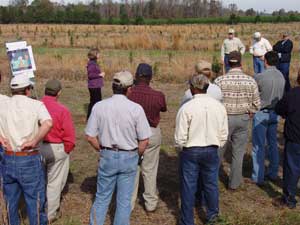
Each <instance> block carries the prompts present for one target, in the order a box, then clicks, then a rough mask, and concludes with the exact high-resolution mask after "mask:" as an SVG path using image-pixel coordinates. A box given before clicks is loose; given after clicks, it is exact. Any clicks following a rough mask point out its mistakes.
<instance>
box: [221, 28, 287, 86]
mask: <svg viewBox="0 0 300 225" xmlns="http://www.w3.org/2000/svg"><path fill="white" fill-rule="evenodd" d="M272 50H273V51H276V52H277V53H278V58H279V63H278V65H276V67H277V69H278V70H279V71H280V72H281V73H282V75H283V76H284V78H285V80H286V84H285V91H289V90H290V89H291V84H290V78H289V75H290V63H291V58H292V51H293V42H292V41H291V39H290V34H289V32H283V33H282V38H281V40H279V41H278V42H276V44H275V45H274V46H273V47H272V45H271V43H270V42H269V41H268V40H267V39H266V38H264V37H262V34H261V33H260V32H255V33H254V34H253V40H252V44H251V45H250V47H249V53H250V54H251V55H252V56H253V70H254V73H255V74H258V73H262V72H263V71H264V70H265V66H264V55H265V54H266V53H267V52H269V51H272ZM233 51H238V52H240V53H241V54H242V55H244V53H245V51H246V47H245V45H244V44H243V42H242V41H241V40H240V39H239V38H238V37H236V36H235V30H234V29H232V28H231V29H229V30H228V38H226V39H225V40H224V42H223V45H222V48H221V61H222V62H223V64H224V67H225V71H226V73H227V72H228V71H229V69H230V65H229V53H230V52H233Z"/></svg>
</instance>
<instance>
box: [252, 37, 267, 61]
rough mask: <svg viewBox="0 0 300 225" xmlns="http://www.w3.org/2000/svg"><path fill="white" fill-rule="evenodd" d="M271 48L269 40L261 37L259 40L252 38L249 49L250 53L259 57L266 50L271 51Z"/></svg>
mask: <svg viewBox="0 0 300 225" xmlns="http://www.w3.org/2000/svg"><path fill="white" fill-rule="evenodd" d="M272 49H273V48H272V45H271V44H270V42H269V41H268V40H267V39H265V38H261V39H260V41H256V40H253V42H252V45H251V47H250V49H249V51H250V54H251V55H253V56H259V57H261V56H264V55H265V54H266V53H267V52H269V51H272Z"/></svg>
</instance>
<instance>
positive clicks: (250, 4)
mask: <svg viewBox="0 0 300 225" xmlns="http://www.w3.org/2000/svg"><path fill="white" fill-rule="evenodd" d="M30 1H31V0H30ZM51 1H53V2H55V1H57V2H61V1H62V0H51ZM79 1H82V2H89V1H90V0H63V2H65V3H68V2H75V3H76V2H79ZM8 2H9V0H0V5H7V4H8ZM222 2H223V4H224V5H225V6H227V5H228V4H230V3H235V4H237V6H238V8H240V9H249V8H254V9H255V10H256V11H264V10H266V11H267V12H273V11H275V10H279V9H281V8H284V9H285V10H286V11H289V10H298V11H300V1H299V0H284V1H283V0H222Z"/></svg>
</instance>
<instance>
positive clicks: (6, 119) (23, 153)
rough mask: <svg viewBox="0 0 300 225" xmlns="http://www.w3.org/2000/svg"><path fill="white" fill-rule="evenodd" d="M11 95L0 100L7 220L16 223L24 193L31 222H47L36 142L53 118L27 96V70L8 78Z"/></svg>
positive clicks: (29, 84)
mask: <svg viewBox="0 0 300 225" xmlns="http://www.w3.org/2000/svg"><path fill="white" fill-rule="evenodd" d="M10 88H11V92H12V95H13V96H12V97H11V99H9V100H6V101H0V136H2V137H4V138H5V139H6V142H7V143H8V145H6V150H5V152H4V162H3V163H4V168H5V169H4V175H3V189H4V196H5V199H6V202H7V206H8V210H7V211H8V217H9V224H12V225H19V224H20V219H19V213H18V206H19V199H20V197H21V194H23V195H24V198H25V203H26V208H27V214H28V218H29V222H30V225H37V224H41V225H46V224H47V215H46V212H45V208H46V207H45V206H46V204H45V202H46V201H45V200H46V196H45V191H46V190H45V186H46V183H45V174H44V169H43V165H42V161H41V156H40V153H39V146H38V145H39V143H40V141H42V140H43V138H44V137H45V135H46V134H47V133H48V132H49V131H50V129H51V127H52V119H51V117H50V115H49V113H48V111H47V109H46V107H45V105H44V104H43V103H42V102H40V101H36V100H33V99H31V98H29V96H30V94H31V88H32V85H31V82H30V80H29V78H28V76H27V74H20V75H17V76H15V77H14V78H13V79H12V80H11V84H10Z"/></svg>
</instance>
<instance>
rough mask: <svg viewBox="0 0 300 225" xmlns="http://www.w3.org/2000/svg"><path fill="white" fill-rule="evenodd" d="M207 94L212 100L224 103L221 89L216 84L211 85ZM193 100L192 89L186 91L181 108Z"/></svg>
mask: <svg viewBox="0 0 300 225" xmlns="http://www.w3.org/2000/svg"><path fill="white" fill-rule="evenodd" d="M207 94H208V95H209V96H211V97H212V98H214V99H216V100H218V101H219V102H222V100H223V95H222V91H221V89H220V87H219V86H218V85H216V84H213V83H209V86H208V89H207ZM192 98H193V95H192V92H191V90H190V89H188V90H186V92H185V93H184V96H183V98H182V100H181V104H180V105H181V106H182V105H184V104H185V103H187V102H188V101H190V100H191V99H192Z"/></svg>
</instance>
